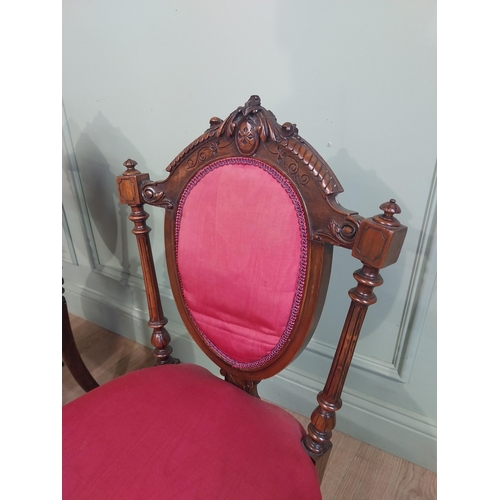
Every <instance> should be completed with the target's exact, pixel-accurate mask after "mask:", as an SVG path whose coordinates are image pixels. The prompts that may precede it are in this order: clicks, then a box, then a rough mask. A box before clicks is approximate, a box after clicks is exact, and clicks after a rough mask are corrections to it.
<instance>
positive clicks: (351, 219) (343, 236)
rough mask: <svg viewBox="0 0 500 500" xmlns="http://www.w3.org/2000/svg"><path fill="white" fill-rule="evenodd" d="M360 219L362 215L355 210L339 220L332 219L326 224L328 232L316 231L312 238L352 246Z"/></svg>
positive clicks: (346, 246)
mask: <svg viewBox="0 0 500 500" xmlns="http://www.w3.org/2000/svg"><path fill="white" fill-rule="evenodd" d="M362 220H363V217H361V216H360V215H359V214H358V213H356V212H352V213H349V214H347V215H346V216H345V217H343V218H342V219H341V220H339V221H337V220H335V219H332V220H331V221H330V222H329V224H328V229H329V232H328V233H327V232H324V231H318V232H317V233H316V234H315V235H314V239H315V240H317V241H325V242H328V243H332V244H333V245H340V246H341V247H344V248H352V246H353V244H354V240H355V238H356V235H357V233H358V230H359V225H360V224H361V221H362Z"/></svg>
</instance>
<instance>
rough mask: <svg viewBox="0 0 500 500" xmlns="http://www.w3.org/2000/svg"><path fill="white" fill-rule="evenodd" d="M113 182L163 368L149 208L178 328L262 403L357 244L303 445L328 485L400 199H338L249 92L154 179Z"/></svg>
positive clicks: (394, 236)
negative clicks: (367, 214) (161, 213)
mask: <svg viewBox="0 0 500 500" xmlns="http://www.w3.org/2000/svg"><path fill="white" fill-rule="evenodd" d="M124 166H125V167H126V168H127V170H126V171H125V172H124V173H123V175H122V176H120V177H118V178H117V185H118V191H119V195H120V201H121V203H125V204H128V205H130V207H131V210H132V211H131V215H130V219H131V220H132V221H133V222H134V229H133V233H134V234H135V235H136V236H137V241H138V246H139V252H140V257H141V263H142V267H143V274H144V280H145V285H146V294H147V298H148V305H149V312H150V322H149V325H150V326H151V328H152V329H153V334H152V344H153V346H154V354H155V356H156V357H157V359H158V363H159V364H167V363H177V362H178V360H177V359H176V358H174V357H173V356H172V348H171V346H170V345H169V343H170V336H169V334H168V332H167V330H166V329H165V325H166V323H167V320H166V318H165V317H164V315H163V311H162V307H161V301H160V296H159V290H158V284H157V279H156V275H155V269H154V264H153V258H152V252H151V246H150V243H149V236H148V233H149V231H150V229H149V227H148V226H147V225H146V219H147V217H148V214H147V213H146V212H145V210H144V205H145V204H149V205H153V206H157V207H161V208H163V209H164V210H165V253H166V262H167V267H168V273H169V280H170V286H171V289H172V292H173V295H174V297H175V301H176V304H177V307H178V309H179V311H180V314H181V317H182V319H183V321H184V324H185V326H186V328H187V330H188V332H189V333H190V335H191V336H192V338H193V339H194V341H195V342H196V343H197V345H198V346H199V347H200V348H201V349H202V350H203V351H204V352H205V353H206V355H207V356H208V357H209V358H210V359H211V360H212V361H213V362H214V363H216V364H217V365H218V366H219V367H220V369H221V373H222V375H223V376H224V377H225V379H226V380H227V381H228V382H230V383H232V384H234V385H236V386H238V387H240V388H241V389H243V390H245V391H246V392H248V393H250V394H253V395H254V396H258V393H257V384H258V382H259V381H260V380H262V379H265V378H268V377H271V376H273V375H275V374H277V373H278V372H280V371H281V370H283V369H284V368H285V367H286V366H287V365H288V364H289V363H290V362H291V361H292V360H293V359H294V358H295V357H296V356H297V355H299V354H300V352H301V351H302V349H304V348H305V346H306V345H307V343H308V341H309V340H310V338H311V336H312V335H313V333H314V329H315V327H316V325H317V322H318V320H319V317H320V315H321V312H322V308H323V304H324V301H325V297H326V293H327V288H328V283H329V278H330V270H331V264H332V254H333V247H334V246H339V247H343V248H346V249H349V250H351V252H352V255H353V257H355V258H356V259H358V260H359V261H361V263H362V267H361V269H359V270H358V271H356V272H355V273H354V277H355V279H356V281H357V286H356V287H355V288H353V289H351V290H350V291H349V296H350V297H351V299H352V302H351V306H350V309H349V311H348V313H347V318H346V321H345V324H344V328H343V331H342V334H341V337H340V340H339V345H338V348H337V350H336V354H335V358H334V360H333V362H332V367H331V371H330V373H329V375H328V378H327V381H326V384H325V388H324V390H323V391H322V392H321V393H320V394H319V395H318V403H319V405H318V407H317V408H316V410H314V412H313V414H312V417H311V424H310V425H309V428H308V432H307V435H306V436H305V437H304V439H303V443H304V447H305V449H306V451H307V452H308V453H309V455H310V456H311V458H312V459H313V460H314V461H315V462H316V464H317V468H318V474H319V475H320V477H321V476H322V473H323V471H324V467H325V464H326V460H327V458H328V454H329V451H330V448H331V443H330V437H331V435H332V430H333V428H334V425H335V412H336V411H337V410H338V409H339V408H340V406H341V392H342V388H343V385H344V382H345V378H346V376H347V371H348V369H349V365H350V362H351V359H352V356H353V352H354V348H355V345H356V341H357V338H358V336H359V333H360V330H361V326H362V323H363V319H364V316H365V314H366V310H367V308H368V307H369V306H370V305H371V304H373V303H374V302H375V301H376V297H375V295H374V293H373V289H374V287H376V286H379V285H381V284H382V281H383V280H382V278H381V277H380V274H379V270H380V269H381V268H384V267H386V266H388V265H391V264H393V263H394V262H396V260H397V258H398V256H399V253H400V250H401V246H402V244H403V241H404V237H405V234H406V227H405V226H403V225H401V224H400V223H399V221H398V220H397V219H396V218H395V217H394V215H395V214H398V213H400V209H399V207H398V205H397V204H396V202H395V200H390V201H389V202H387V203H384V204H383V205H382V206H381V207H380V208H381V209H382V213H381V214H379V215H377V216H375V217H373V218H369V219H367V218H364V217H362V216H361V215H359V214H358V213H357V212H354V211H352V210H347V209H346V208H344V207H342V206H341V205H340V204H339V203H338V201H337V195H338V194H339V193H341V192H342V191H343V189H342V186H341V185H340V182H339V181H338V179H337V177H336V176H335V174H334V173H333V172H332V170H331V169H330V167H329V166H328V165H327V163H326V162H325V161H324V160H323V158H321V156H320V155H319V154H318V153H317V151H315V150H314V149H313V148H312V146H311V145H310V144H309V143H308V142H306V141H305V140H304V139H303V138H302V137H301V136H300V135H299V134H298V130H297V127H296V126H295V125H294V124H292V123H289V122H287V123H284V124H283V125H280V124H279V123H278V122H277V120H276V117H275V116H274V114H273V113H272V112H270V111H268V110H266V109H265V108H264V107H262V105H261V101H260V98H259V97H258V96H251V97H250V99H249V100H248V101H247V103H246V104H245V105H244V106H241V107H239V108H237V109H236V110H235V111H234V112H233V113H231V114H230V115H229V117H228V118H226V119H225V120H222V119H220V118H212V119H211V120H210V127H209V128H208V130H206V132H205V133H203V134H202V135H201V136H200V137H198V138H197V139H196V140H195V141H193V142H192V143H191V144H190V145H189V146H188V147H186V148H185V149H184V150H183V151H182V152H181V153H180V154H179V155H178V156H177V158H175V159H174V161H172V163H170V165H169V166H168V167H167V171H168V173H169V175H168V177H167V178H166V179H165V180H162V181H154V182H153V181H151V180H150V179H149V175H148V174H143V173H141V172H140V171H139V170H137V169H136V166H137V163H136V162H135V161H134V160H127V161H126V162H125V163H124Z"/></svg>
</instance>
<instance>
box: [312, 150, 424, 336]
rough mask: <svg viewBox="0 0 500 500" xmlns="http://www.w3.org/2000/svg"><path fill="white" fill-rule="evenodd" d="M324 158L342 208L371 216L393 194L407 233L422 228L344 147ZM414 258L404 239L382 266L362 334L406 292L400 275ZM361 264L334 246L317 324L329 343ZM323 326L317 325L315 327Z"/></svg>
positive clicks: (401, 202) (374, 326)
mask: <svg viewBox="0 0 500 500" xmlns="http://www.w3.org/2000/svg"><path fill="white" fill-rule="evenodd" d="M326 161H327V163H328V165H329V166H330V168H331V169H332V170H333V172H334V173H335V175H336V176H337V177H338V179H339V181H340V184H341V185H342V186H343V188H344V189H345V193H341V194H339V195H338V197H337V201H338V202H339V203H340V204H341V205H343V206H344V207H345V208H348V209H352V210H356V211H359V213H360V215H362V216H364V217H373V216H374V215H377V214H379V213H382V211H381V210H380V209H379V207H380V205H381V204H382V203H384V202H386V201H388V200H389V199H391V198H394V199H396V200H397V202H398V204H399V205H400V207H401V211H402V213H401V216H399V219H400V221H401V223H402V224H404V225H406V226H408V234H411V233H413V234H415V232H416V231H418V232H420V231H421V230H420V229H418V230H417V228H414V227H411V226H409V225H408V223H407V221H408V220H410V219H411V218H412V215H411V213H410V211H409V209H408V207H407V206H406V204H405V203H404V200H400V199H398V194H397V193H395V192H394V191H393V189H392V188H391V187H390V186H388V185H387V184H386V183H385V182H383V181H382V180H381V179H380V178H379V177H378V175H377V174H376V172H375V171H374V170H371V171H366V170H364V169H363V168H362V167H361V166H360V165H359V163H358V162H357V161H356V160H355V159H354V158H352V157H351V156H350V155H349V152H348V150H347V149H345V148H340V149H339V151H338V152H337V154H336V155H335V156H334V157H332V158H329V159H328V160H326ZM414 259H415V251H414V248H410V246H409V245H408V244H407V243H406V244H405V245H403V249H402V252H401V255H400V257H399V259H398V262H397V263H396V264H394V265H393V266H390V267H388V268H385V269H382V270H381V275H382V277H383V278H384V281H385V282H386V283H385V284H384V285H382V286H381V287H379V288H376V289H375V294H376V295H377V297H378V299H379V303H378V304H376V305H374V306H372V307H371V308H370V310H369V313H368V315H367V317H366V321H365V326H364V327H363V329H362V330H361V338H366V337H368V336H370V335H371V333H373V332H374V331H375V330H376V329H377V328H378V327H379V326H380V325H381V324H382V323H383V322H384V320H385V319H386V317H387V314H388V312H389V310H390V308H391V307H392V305H393V304H394V302H395V300H396V297H397V296H398V294H400V293H402V292H404V293H405V294H406V290H404V291H402V290H401V286H402V279H403V275H402V273H401V270H402V269H405V267H406V266H407V265H408V260H411V261H413V260H414ZM360 267H361V264H360V263H359V261H357V260H354V259H353V258H352V256H351V252H350V251H348V250H345V249H341V248H336V249H335V251H334V263H333V266H332V275H331V280H330V289H329V293H328V296H327V302H326V303H325V308H324V310H323V315H322V317H321V320H320V325H324V329H325V330H324V331H328V343H330V342H333V341H335V342H336V341H337V339H338V337H339V336H340V328H341V326H340V328H335V331H334V332H331V333H330V331H331V325H339V321H340V319H342V321H343V319H344V318H345V314H346V311H347V309H348V307H349V304H350V298H349V297H348V295H347V291H348V290H349V289H350V288H352V287H354V286H355V285H356V282H355V280H354V278H353V272H354V271H356V270H357V269H359V268H360ZM322 329H323V328H321V327H319V328H318V330H322Z"/></svg>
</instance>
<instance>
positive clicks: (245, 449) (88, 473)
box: [63, 364, 321, 500]
mask: <svg viewBox="0 0 500 500" xmlns="http://www.w3.org/2000/svg"><path fill="white" fill-rule="evenodd" d="M303 434H304V429H303V428H302V426H301V425H300V423H299V422H298V421H297V420H295V419H294V418H293V417H292V416H291V415H290V414H288V413H287V412H286V411H285V410H283V409H281V408H279V407H276V406H274V405H272V404H270V403H267V402H264V401H262V400H259V399H257V398H255V397H253V396H249V395H248V394H246V393H245V392H243V391H242V390H240V389H238V388H236V387H234V386H233V385H231V384H229V383H227V382H225V381H223V380H221V379H219V378H217V377H215V376H214V375H212V374H211V373H210V372H209V371H208V370H206V369H204V368H201V367H199V366H196V365H190V364H181V365H164V366H156V367H153V368H146V369H143V370H138V371H134V372H131V373H129V374H127V375H124V376H122V377H119V378H117V379H115V380H113V381H112V382H109V383H107V384H105V385H103V386H102V387H99V388H97V389H95V390H93V391H92V392H89V393H88V394H86V395H84V396H82V397H80V398H78V399H76V400H75V401H73V402H71V403H69V404H67V405H65V406H64V407H63V455H64V463H63V498H64V499H68V500H70V499H71V500H72V499H84V500H89V499H91V500H99V499H106V500H112V499H115V498H116V499H121V500H126V499H141V500H142V499H148V500H154V499H180V500H184V499H185V500H196V499H204V500H212V499H213V500H216V499H217V500H224V499H231V500H246V499H248V500H250V499H251V500H265V499H269V500H280V499H283V500H293V499H297V500H299V499H303V500H315V499H321V493H320V487H319V482H318V479H317V475H316V470H315V468H314V465H313V463H312V461H311V459H310V458H309V456H308V455H307V454H306V452H305V450H304V449H303V447H302V444H301V437H302V436H303ZM294 471H296V473H294Z"/></svg>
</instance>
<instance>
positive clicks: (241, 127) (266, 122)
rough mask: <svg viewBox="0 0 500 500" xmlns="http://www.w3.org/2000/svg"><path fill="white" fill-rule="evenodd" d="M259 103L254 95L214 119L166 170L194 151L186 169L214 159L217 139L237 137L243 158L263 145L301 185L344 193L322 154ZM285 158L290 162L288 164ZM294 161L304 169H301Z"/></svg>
mask: <svg viewBox="0 0 500 500" xmlns="http://www.w3.org/2000/svg"><path fill="white" fill-rule="evenodd" d="M260 102H261V101H260V97H259V96H256V95H253V96H251V97H250V99H249V100H248V101H247V102H246V103H245V105H244V106H240V107H239V108H237V109H236V110H235V111H233V112H232V113H231V114H230V115H229V116H228V117H227V118H226V119H225V120H222V119H220V118H217V117H214V118H212V119H211V120H210V128H209V129H208V130H207V131H206V132H205V133H204V134H203V135H202V136H200V137H199V138H198V139H196V140H195V141H194V142H192V143H191V144H190V145H189V146H188V147H187V148H186V149H184V151H183V152H182V153H181V154H180V155H179V156H177V158H175V160H174V161H173V162H172V163H171V164H170V165H169V166H168V167H167V171H168V172H173V171H174V170H175V169H176V168H177V166H178V165H179V164H180V163H181V161H182V160H183V159H184V158H185V157H186V156H188V155H190V154H191V153H192V152H193V151H194V154H192V155H191V156H188V159H187V168H194V167H196V166H197V165H199V164H200V163H205V162H206V161H208V160H209V159H210V158H213V157H215V156H216V155H217V154H218V153H219V152H220V151H219V148H220V147H221V145H220V142H219V140H218V139H219V138H221V137H223V136H225V137H227V138H234V140H235V144H236V147H237V149H238V151H239V153H240V154H241V155H242V156H251V155H253V154H254V153H255V152H256V151H257V149H258V148H259V146H260V144H261V143H264V144H266V147H267V149H268V150H269V151H270V152H271V153H273V154H274V155H275V156H276V159H277V161H278V163H280V164H282V165H284V167H285V168H286V169H287V170H288V171H289V173H290V174H291V175H296V176H297V177H298V180H299V182H300V183H301V184H307V182H308V180H309V178H312V179H314V180H315V181H316V182H317V183H318V184H320V187H321V189H322V190H323V192H324V194H325V195H326V196H327V195H329V194H338V193H341V192H342V191H343V189H342V186H341V185H340V183H339V182H338V180H337V179H336V177H335V176H334V175H333V173H332V172H331V170H330V169H329V168H328V166H327V165H326V163H325V161H324V160H323V159H322V158H321V157H320V155H319V154H318V153H317V152H316V151H315V150H314V149H313V148H312V147H311V146H310V145H309V144H308V143H307V142H306V141H304V140H303V139H302V138H301V137H300V136H299V133H298V129H297V126H296V125H295V124H292V123H290V122H286V123H284V124H283V125H280V124H279V123H278V121H277V119H276V117H275V116H274V114H273V113H272V112H271V111H269V110H267V109H265V108H264V107H262V106H261V103H260ZM195 150H196V151H195ZM286 158H290V159H289V160H288V161H287V160H286ZM295 158H298V159H299V160H300V163H302V164H303V165H304V166H305V169H299V164H298V163H297V162H296V161H295Z"/></svg>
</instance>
